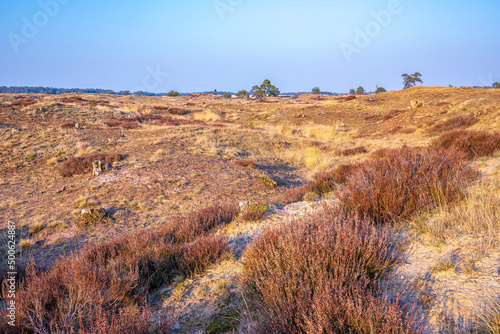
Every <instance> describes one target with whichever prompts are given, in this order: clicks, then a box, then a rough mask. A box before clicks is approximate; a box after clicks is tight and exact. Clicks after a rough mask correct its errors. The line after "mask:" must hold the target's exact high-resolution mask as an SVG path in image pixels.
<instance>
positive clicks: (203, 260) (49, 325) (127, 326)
mask: <svg viewBox="0 0 500 334" xmlns="http://www.w3.org/2000/svg"><path fill="white" fill-rule="evenodd" d="M237 212H238V210H237V208H235V207H230V206H221V205H214V206H212V207H208V208H205V209H203V210H200V211H198V212H195V213H193V214H191V215H190V216H188V217H186V218H184V219H183V220H179V219H177V220H173V221H172V222H170V223H169V224H167V225H165V226H163V227H161V228H159V229H156V230H150V231H146V232H144V231H141V232H136V233H130V234H128V235H124V236H121V237H116V238H114V239H112V240H110V241H107V242H105V243H101V244H97V245H90V246H87V247H86V248H84V249H83V250H82V251H81V252H80V253H79V254H72V255H69V256H65V257H63V258H61V259H59V260H57V261H56V262H55V263H54V265H53V267H52V268H50V269H47V270H46V271H41V270H38V269H35V268H34V267H33V266H31V267H30V268H28V270H27V273H26V274H25V276H24V278H23V279H22V281H21V282H20V284H19V286H18V291H17V304H16V306H17V309H16V310H17V318H16V321H17V325H18V328H19V332H25V331H29V332H33V331H35V332H38V333H52V332H55V333H63V332H64V333H81V332H86V333H103V332H104V333H111V334H115V333H149V332H148V329H149V327H150V326H149V325H150V324H149V319H150V318H151V311H150V309H149V308H148V307H147V304H146V300H145V298H143V297H141V296H143V295H144V294H145V293H147V292H151V291H153V290H155V289H157V288H159V287H160V286H162V285H163V284H165V283H169V282H170V280H171V279H172V277H173V276H174V275H178V274H179V273H182V274H185V275H194V274H197V273H199V272H201V271H203V270H204V268H206V266H208V265H209V264H211V263H213V262H214V261H217V260H218V259H220V257H221V256H222V255H223V254H224V253H225V252H227V250H228V249H227V240H226V238H225V237H224V236H222V235H218V236H213V235H212V236H210V235H209V232H210V230H211V229H213V228H215V227H218V226H222V225H224V224H227V223H228V222H230V221H231V220H232V219H233V218H234V217H235V216H236V214H237ZM186 225H187V226H188V228H190V229H191V231H190V233H187V232H186V231H185V230H186ZM179 232H181V233H180V234H181V235H186V236H187V238H182V239H185V240H187V239H189V243H185V242H184V241H185V240H179V238H177V234H178V233H179ZM7 289H8V287H7V284H6V283H5V282H4V283H3V286H2V294H3V296H5V295H6V293H7ZM2 313H3V312H2ZM1 315H2V318H1V319H2V320H4V319H6V317H5V314H4V313H3V314H1ZM4 325H5V324H4V323H3V322H2V321H0V329H2V328H4V327H5V326H4ZM171 325H172V322H168V323H166V322H163V324H159V326H158V327H159V329H160V332H161V333H165V332H167V333H168V330H169V328H170V327H171ZM5 328H6V327H5Z"/></svg>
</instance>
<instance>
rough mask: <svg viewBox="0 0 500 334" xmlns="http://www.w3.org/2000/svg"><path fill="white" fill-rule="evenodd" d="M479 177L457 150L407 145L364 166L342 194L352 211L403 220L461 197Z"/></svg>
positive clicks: (379, 219)
mask: <svg viewBox="0 0 500 334" xmlns="http://www.w3.org/2000/svg"><path fill="white" fill-rule="evenodd" d="M478 177H479V172H477V171H476V170H474V169H473V168H472V167H470V166H469V165H468V164H466V163H465V162H464V161H463V156H461V155H458V154H456V153H455V152H452V151H444V150H436V149H432V148H429V149H418V148H407V147H403V148H401V149H394V150H391V151H388V152H387V155H386V157H383V158H375V159H374V160H373V161H366V162H364V163H362V164H360V165H359V166H358V167H357V168H355V170H354V171H352V172H351V173H350V175H348V176H347V178H346V181H345V183H344V184H343V185H341V186H340V187H339V190H340V191H339V194H338V196H339V200H340V202H341V205H342V206H343V207H344V208H345V209H346V211H348V212H356V213H359V214H361V215H366V216H369V217H371V218H372V219H373V220H375V221H377V222H386V221H401V220H404V219H407V218H409V217H411V216H412V215H413V214H414V213H416V212H418V211H420V210H427V209H430V208H432V207H434V206H436V205H440V204H445V203H448V202H453V201H456V200H458V199H460V198H462V197H463V195H464V192H463V191H464V188H465V187H466V186H467V185H468V184H469V183H470V182H472V181H474V180H476V179H477V178H478Z"/></svg>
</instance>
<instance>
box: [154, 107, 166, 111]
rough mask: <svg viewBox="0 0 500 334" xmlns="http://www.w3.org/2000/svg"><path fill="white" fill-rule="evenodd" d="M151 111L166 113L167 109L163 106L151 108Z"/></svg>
mask: <svg viewBox="0 0 500 334" xmlns="http://www.w3.org/2000/svg"><path fill="white" fill-rule="evenodd" d="M153 109H154V110H157V111H166V110H167V109H168V107H164V106H153Z"/></svg>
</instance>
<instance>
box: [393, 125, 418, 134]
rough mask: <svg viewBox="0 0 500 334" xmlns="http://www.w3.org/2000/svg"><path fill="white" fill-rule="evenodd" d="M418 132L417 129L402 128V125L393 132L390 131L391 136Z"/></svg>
mask: <svg viewBox="0 0 500 334" xmlns="http://www.w3.org/2000/svg"><path fill="white" fill-rule="evenodd" d="M415 131H416V130H415V128H405V127H402V126H401V125H397V126H395V127H393V128H392V129H391V130H389V131H388V133H389V134H395V133H404V134H410V133H414V132H415Z"/></svg>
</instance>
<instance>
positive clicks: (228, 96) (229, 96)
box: [222, 93, 232, 99]
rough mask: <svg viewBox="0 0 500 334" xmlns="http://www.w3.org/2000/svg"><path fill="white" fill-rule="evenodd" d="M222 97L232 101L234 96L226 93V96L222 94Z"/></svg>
mask: <svg viewBox="0 0 500 334" xmlns="http://www.w3.org/2000/svg"><path fill="white" fill-rule="evenodd" d="M222 97H224V98H226V99H230V98H231V97H232V95H231V94H229V93H224V94H222Z"/></svg>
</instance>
